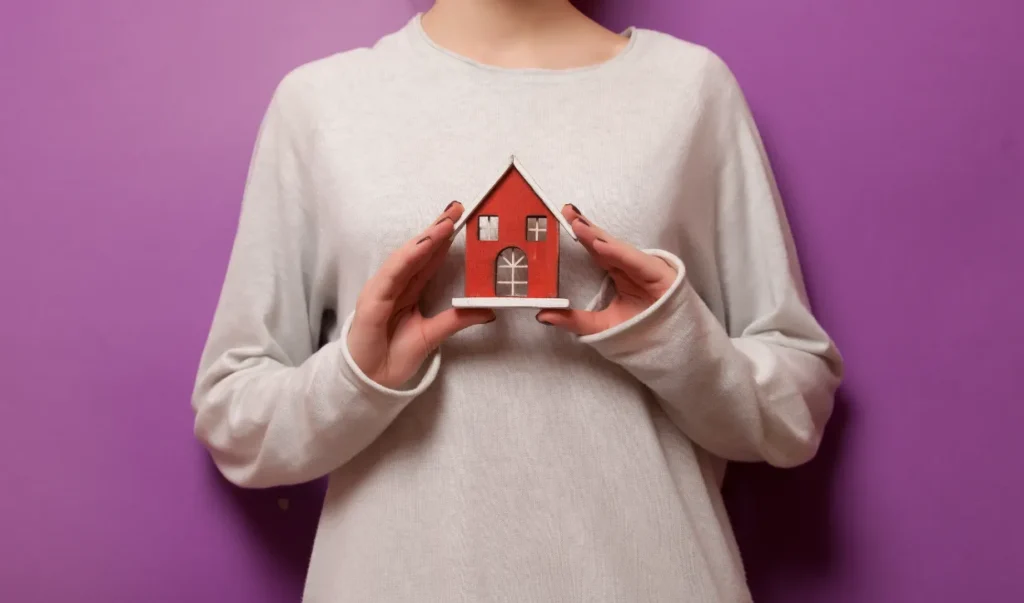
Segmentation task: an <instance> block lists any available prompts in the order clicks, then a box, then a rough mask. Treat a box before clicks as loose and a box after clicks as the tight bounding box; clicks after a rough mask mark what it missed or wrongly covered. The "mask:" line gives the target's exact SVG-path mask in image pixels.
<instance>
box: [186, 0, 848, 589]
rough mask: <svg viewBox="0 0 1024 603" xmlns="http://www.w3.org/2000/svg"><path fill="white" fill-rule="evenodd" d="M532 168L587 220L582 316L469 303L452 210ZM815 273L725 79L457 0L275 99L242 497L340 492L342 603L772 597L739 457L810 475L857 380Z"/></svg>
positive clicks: (251, 210) (200, 407) (542, 4)
mask: <svg viewBox="0 0 1024 603" xmlns="http://www.w3.org/2000/svg"><path fill="white" fill-rule="evenodd" d="M512 154H515V155H516V156H518V157H520V158H521V159H522V160H523V161H524V162H525V164H526V165H528V166H529V167H530V169H531V172H532V176H533V177H534V178H535V179H536V181H538V182H542V183H543V188H544V190H545V192H546V194H547V196H548V197H550V198H552V199H557V200H559V203H564V204H565V206H564V208H563V210H562V213H563V215H564V217H565V218H566V219H567V221H568V222H569V224H570V225H571V228H572V231H573V234H574V235H575V236H576V238H577V239H578V243H577V242H575V241H573V240H571V238H570V237H567V236H565V237H563V238H562V241H561V243H562V246H561V254H562V259H561V267H560V283H559V287H560V290H559V294H560V295H561V296H563V297H567V298H569V300H570V301H571V303H572V309H568V310H559V309H549V310H542V311H540V312H539V313H536V314H534V313H533V312H527V313H524V312H523V311H521V310H519V311H499V312H498V314H497V315H496V314H495V313H494V312H492V311H491V310H487V309H452V308H450V307H449V306H450V304H451V300H452V298H454V297H458V296H460V295H461V293H462V269H463V264H464V261H463V243H462V238H461V237H452V235H453V232H454V223H455V222H456V221H457V220H458V219H459V218H460V216H461V215H462V213H463V211H465V208H464V206H463V205H462V203H460V202H452V203H450V204H448V206H447V207H446V208H444V205H445V203H447V201H448V200H449V199H452V198H454V199H461V200H467V199H472V198H474V197H476V196H478V195H479V193H480V192H481V191H483V190H486V189H487V187H488V186H490V185H491V184H492V182H491V181H490V180H492V179H493V177H494V175H495V172H494V170H495V169H496V167H497V166H499V165H501V164H502V162H503V161H506V159H507V157H509V156H510V155H512ZM442 208H444V209H443V210H442ZM800 278H801V277H800V271H799V267H798V263H797V259H796V257H795V255H794V252H793V248H792V245H791V241H790V235H789V233H788V229H787V225H786V220H785V217H784V214H783V211H782V209H781V207H780V204H779V198H778V194H777V191H776V189H775V186H774V184H773V180H772V176H771V172H770V170H769V167H768V162H767V161H766V159H765V157H764V153H763V149H762V146H761V144H760V141H759V138H758V135H757V131H756V129H755V126H754V122H753V121H752V119H751V116H750V113H749V111H748V110H747V107H746V105H745V103H744V100H743V96H742V94H741V92H740V89H739V87H738V86H737V84H736V82H735V80H734V79H733V77H732V75H731V74H730V72H729V70H728V68H727V67H726V66H725V65H724V64H723V63H722V61H721V60H719V59H718V58H717V57H716V56H715V55H714V54H712V53H711V52H709V51H708V50H706V49H704V48H701V47H698V46H696V45H693V44H689V43H686V42H683V41H680V40H677V39H674V38H672V37H670V36H667V35H664V34H660V33H656V32H654V31H649V30H642V29H631V30H629V31H627V32H626V33H625V34H623V35H617V34H614V33H611V32H609V31H607V30H604V29H602V28H601V27H599V26H598V25H597V24H595V23H594V22H592V21H590V20H589V19H587V18H586V17H584V16H583V15H582V14H580V13H579V12H577V11H576V10H575V9H574V8H573V7H572V5H571V4H570V3H569V2H568V1H567V0H532V1H523V0H486V1H482V0H438V1H437V2H436V4H435V5H434V6H433V7H432V8H431V9H430V10H429V11H428V12H427V13H425V14H424V15H423V16H422V17H417V18H414V19H413V20H412V21H410V22H409V23H408V25H406V26H405V27H404V28H402V29H401V30H400V31H398V32H395V33H393V34H391V35H388V36H386V37H384V38H383V39H381V40H380V41H379V43H377V44H376V45H375V46H374V47H373V48H371V49H361V50H354V51H351V52H345V53H341V54H338V55H335V56H332V57H328V58H326V59H323V60H320V61H317V62H314V63H311V64H308V65H305V66H303V67H301V68H299V69H297V70H295V71H294V72H292V73H291V74H289V75H288V76H287V77H286V78H285V79H284V80H283V82H282V83H281V84H280V86H279V88H278V89H277V91H276V93H275V94H274V97H273V99H272V102H271V104H270V108H269V110H268V112H267V114H266V117H265V120H264V123H263V126H262V128H261V130H260V135H259V138H258V142H257V145H256V149H255V153H254V156H253V160H252V165H251V169H250V175H249V180H248V183H247V187H246V192H245V196H244V201H243V207H242V213H241V218H240V223H239V227H238V232H237V237H236V241H235V246H234V249H233V252H232V255H231V260H230V264H229V268H228V271H227V276H226V280H225V284H224V288H223V293H222V296H221V299H220V302H219V305H218V308H217V312H216V316H215V318H214V322H213V326H212V330H211V333H210V337H209V341H208V344H207V347H206V349H205V352H204V355H203V358H202V362H201V367H200V371H199V375H198V379H197V384H196V390H195V396H194V408H195V411H196V414H197V418H196V434H197V436H198V437H199V438H200V439H201V441H202V442H203V443H204V444H205V445H206V446H207V447H208V448H209V449H210V451H211V453H212V456H213V459H214V461H215V462H216V464H217V466H218V467H219V468H220V470H221V472H223V474H224V475H225V476H226V477H227V479H229V480H231V481H232V482H234V483H236V484H238V485H241V486H245V487H253V488H260V487H268V486H277V485H285V484H294V483H299V482H305V481H308V480H313V479H316V478H319V477H321V476H324V475H329V476H330V480H329V489H328V492H327V496H326V500H325V502H324V509H323V514H322V517H321V519H320V526H319V531H318V534H317V538H316V543H315V545H314V550H313V555H312V559H311V562H310V569H309V575H308V578H307V584H306V595H305V600H307V601H310V602H321V601H324V602H335V601H358V602H378V601H380V602H389V603H394V602H400V601H415V602H417V603H425V602H435V601H436V602H445V603H448V602H454V601H467V602H470V601H472V602H479V601H499V600H500V601H516V602H519V601H559V602H561V601H701V602H704V601H723V602H726V601H727V602H735V601H743V600H748V599H749V593H748V590H747V587H746V585H745V581H744V574H743V569H742V565H741V561H740V556H739V553H738V551H737V549H736V543H735V541H734V539H733V535H732V532H731V529H730V526H729V521H728V519H727V517H726V513H725V509H724V507H723V504H722V498H721V496H720V493H719V487H720V483H721V478H722V475H723V469H724V463H725V462H727V461H767V462H768V463H771V464H773V465H777V466H792V465H797V464H800V463H803V462H805V461H807V460H808V459H810V458H811V457H812V456H813V455H814V453H815V451H816V449H817V447H818V443H819V440H820V437H821V433H822V429H823V427H824V425H825V422H826V421H827V419H828V417H829V414H830V412H831V406H832V398H833V393H834V391H835V388H836V387H837V385H838V383H839V381H840V377H841V370H842V363H841V360H840V357H839V356H838V354H837V352H836V350H835V348H834V346H833V344H832V342H831V341H830V339H829V337H828V336H827V335H826V333H824V332H823V331H822V329H821V327H820V326H819V325H818V323H817V322H816V321H815V319H814V317H813V316H812V314H811V313H810V311H809V310H808V306H807V302H806V300H805V295H804V291H803V284H802V282H801V280H800ZM445 308H447V309H445ZM470 327H472V328H470ZM439 348H443V352H444V354H443V358H444V359H443V361H442V356H441V353H440V351H438V350H439Z"/></svg>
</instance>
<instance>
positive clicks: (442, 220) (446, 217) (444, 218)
mask: <svg viewBox="0 0 1024 603" xmlns="http://www.w3.org/2000/svg"><path fill="white" fill-rule="evenodd" d="M445 220H452V219H451V218H450V217H448V216H445V217H443V218H441V219H440V220H438V221H437V222H434V226H437V225H438V224H440V223H441V222H444V221H445ZM454 222H455V220H452V223H454Z"/></svg>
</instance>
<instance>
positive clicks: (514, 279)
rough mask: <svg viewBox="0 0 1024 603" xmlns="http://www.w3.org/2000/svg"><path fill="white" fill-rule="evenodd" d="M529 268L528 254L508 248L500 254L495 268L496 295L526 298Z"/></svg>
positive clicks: (516, 248)
mask: <svg viewBox="0 0 1024 603" xmlns="http://www.w3.org/2000/svg"><path fill="white" fill-rule="evenodd" d="M528 282H529V267H528V266H527V262H526V253H524V252H523V250H522V249H520V248H518V247H508V248H506V249H503V250H502V251H501V253H499V254H498V259H497V260H496V261H495V266H494V294H495V295H497V296H498V297H526V291H527V284H528Z"/></svg>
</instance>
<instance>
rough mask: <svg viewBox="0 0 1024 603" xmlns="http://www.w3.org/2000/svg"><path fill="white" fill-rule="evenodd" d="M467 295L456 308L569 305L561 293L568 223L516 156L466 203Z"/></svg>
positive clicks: (459, 225)
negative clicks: (561, 254)
mask: <svg viewBox="0 0 1024 603" xmlns="http://www.w3.org/2000/svg"><path fill="white" fill-rule="evenodd" d="M463 226H466V227H467V228H466V275H465V277H466V278H465V281H466V290H465V297H459V298H456V299H454V300H452V305H453V306H455V307H456V308H568V307H569V300H568V299H563V298H560V297H558V234H559V230H560V229H565V231H566V233H568V235H569V236H570V237H572V238H573V239H574V240H575V239H576V235H575V234H573V232H572V227H571V226H570V225H569V222H568V221H567V220H566V219H565V217H564V216H562V212H561V211H559V208H558V207H557V206H555V205H554V204H553V203H551V200H550V199H548V198H547V197H545V195H544V193H543V192H542V191H541V189H540V187H538V186H537V183H536V182H534V180H533V179H532V178H531V177H530V175H529V174H528V173H527V172H526V170H525V169H524V168H523V166H522V164H521V163H520V161H519V160H518V159H517V158H516V157H515V156H512V157H510V158H509V161H508V163H507V164H506V165H505V166H504V167H503V169H502V171H501V172H500V174H499V175H498V177H497V179H496V180H495V181H494V184H493V185H491V187H490V188H489V189H488V190H487V191H486V192H484V194H483V195H481V196H480V197H479V198H478V199H477V200H476V201H475V202H473V203H471V204H470V205H469V206H467V207H466V209H465V211H464V213H463V214H462V217H461V218H459V221H458V222H457V223H456V224H455V232H456V233H458V232H459V230H460V229H461V228H462V227H463Z"/></svg>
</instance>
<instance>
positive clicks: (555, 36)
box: [422, 0, 626, 69]
mask: <svg viewBox="0 0 1024 603" xmlns="http://www.w3.org/2000/svg"><path fill="white" fill-rule="evenodd" d="M422 24H423V29H424V31H426V33H427V34H428V35H429V36H430V37H431V39H432V40H433V41H434V42H435V43H436V44H438V45H440V46H442V47H444V48H447V49H448V50H451V51H452V52H455V53H457V54H460V55H463V56H466V57H469V58H472V59H474V60H477V61H480V62H481V63H487V64H491V65H495V66H498V67H507V68H522V67H534V68H545V69H569V68H573V67H582V66H586V65H590V64H594V63H601V62H603V61H606V60H608V59H610V58H612V57H613V56H615V55H616V54H618V53H619V52H620V51H621V50H622V49H623V48H624V47H625V45H626V39H625V38H623V37H622V36H619V35H617V34H615V33H612V32H610V31H608V30H607V29H605V28H603V27H601V26H600V25H598V24H597V23H595V22H594V21H592V20H591V19H590V18H588V17H587V16H586V15H584V14H583V13H581V12H580V11H579V10H577V9H576V7H574V6H573V5H572V3H571V2H569V0H436V2H435V3H434V5H433V7H432V8H431V9H430V10H428V11H427V12H426V13H425V14H424V15H423V19H422Z"/></svg>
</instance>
